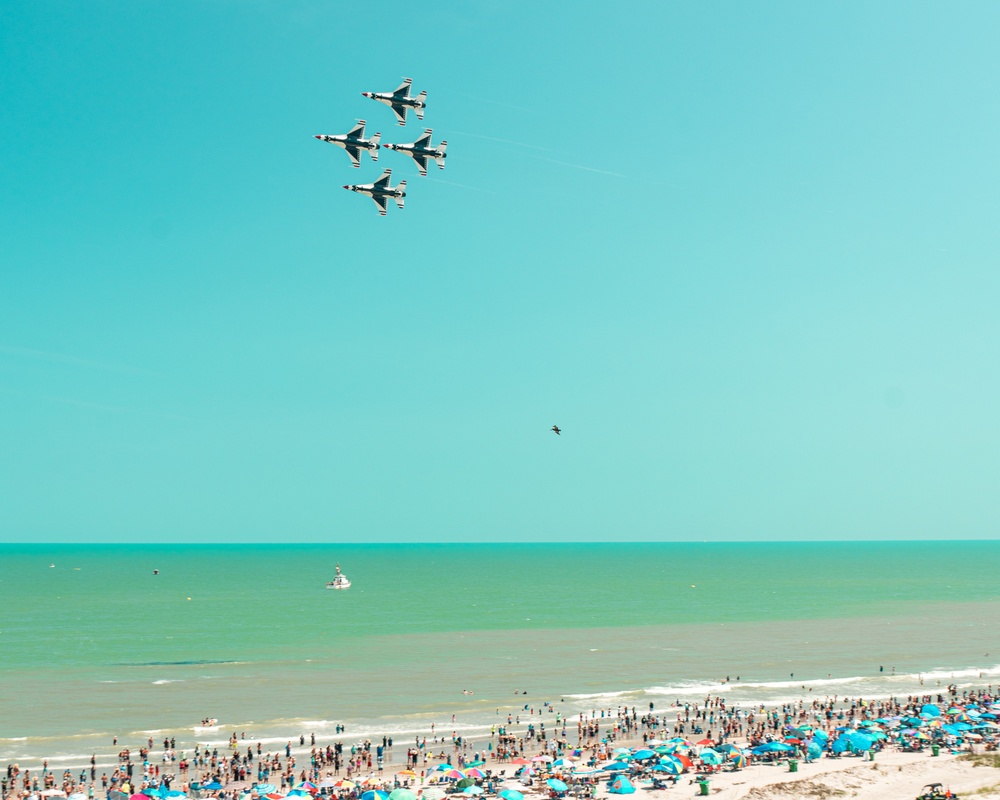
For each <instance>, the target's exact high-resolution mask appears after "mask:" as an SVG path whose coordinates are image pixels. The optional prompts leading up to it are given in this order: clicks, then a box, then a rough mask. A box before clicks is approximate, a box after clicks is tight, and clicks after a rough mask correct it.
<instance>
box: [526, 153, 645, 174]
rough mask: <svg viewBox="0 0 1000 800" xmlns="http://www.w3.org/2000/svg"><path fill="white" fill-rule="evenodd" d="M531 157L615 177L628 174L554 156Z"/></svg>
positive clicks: (530, 156)
mask: <svg viewBox="0 0 1000 800" xmlns="http://www.w3.org/2000/svg"><path fill="white" fill-rule="evenodd" d="M528 157H529V158H537V159H538V160H539V161H548V162H549V163H550V164H559V165H561V166H563V167H572V168H573V169H582V170H585V171H586V172H596V173H597V174H598V175H612V176H614V177H615V178H625V177H627V176H626V175H622V174H621V173H620V172H611V171H610V170H606V169H596V168H595V167H585V166H584V165H583V164H570V163H569V162H568V161H556V160H555V159H554V158H545V157H544V156H532V155H529V156H528Z"/></svg>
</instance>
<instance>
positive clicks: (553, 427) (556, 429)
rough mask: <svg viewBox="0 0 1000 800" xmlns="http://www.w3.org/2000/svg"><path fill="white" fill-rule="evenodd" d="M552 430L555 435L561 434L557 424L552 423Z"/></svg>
mask: <svg viewBox="0 0 1000 800" xmlns="http://www.w3.org/2000/svg"><path fill="white" fill-rule="evenodd" d="M552 430H553V431H555V433H556V436H559V435H561V434H562V431H561V430H559V426H558V425H553V426H552Z"/></svg>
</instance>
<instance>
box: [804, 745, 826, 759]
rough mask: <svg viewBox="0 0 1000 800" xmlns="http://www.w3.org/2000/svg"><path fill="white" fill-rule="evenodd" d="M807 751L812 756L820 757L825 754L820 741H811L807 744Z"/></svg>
mask: <svg viewBox="0 0 1000 800" xmlns="http://www.w3.org/2000/svg"><path fill="white" fill-rule="evenodd" d="M806 752H807V753H808V754H809V757H810V758H819V757H820V756H821V755H823V748H822V747H820V746H819V743H818V742H809V744H808V745H806Z"/></svg>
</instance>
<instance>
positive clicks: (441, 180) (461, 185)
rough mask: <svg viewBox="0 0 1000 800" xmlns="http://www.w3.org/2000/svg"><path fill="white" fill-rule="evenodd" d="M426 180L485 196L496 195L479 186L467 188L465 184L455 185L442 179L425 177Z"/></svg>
mask: <svg viewBox="0 0 1000 800" xmlns="http://www.w3.org/2000/svg"><path fill="white" fill-rule="evenodd" d="M427 180H428V181H429V182H430V183H447V184H448V185H449V186H459V187H461V188H462V189H471V190H472V191H474V192H484V193H485V194H496V192H494V191H491V190H489V189H483V188H481V187H479V186H469V185H468V184H467V183H455V181H446V180H444V179H443V178H432V177H430V176H429V175H428V176H427Z"/></svg>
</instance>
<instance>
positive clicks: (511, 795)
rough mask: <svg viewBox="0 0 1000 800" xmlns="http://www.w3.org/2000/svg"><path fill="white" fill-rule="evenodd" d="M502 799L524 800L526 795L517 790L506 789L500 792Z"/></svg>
mask: <svg viewBox="0 0 1000 800" xmlns="http://www.w3.org/2000/svg"><path fill="white" fill-rule="evenodd" d="M500 797H502V798H503V800H524V795H523V794H521V793H520V792H519V791H518V790H517V789H504V790H503V791H502V792H500Z"/></svg>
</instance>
